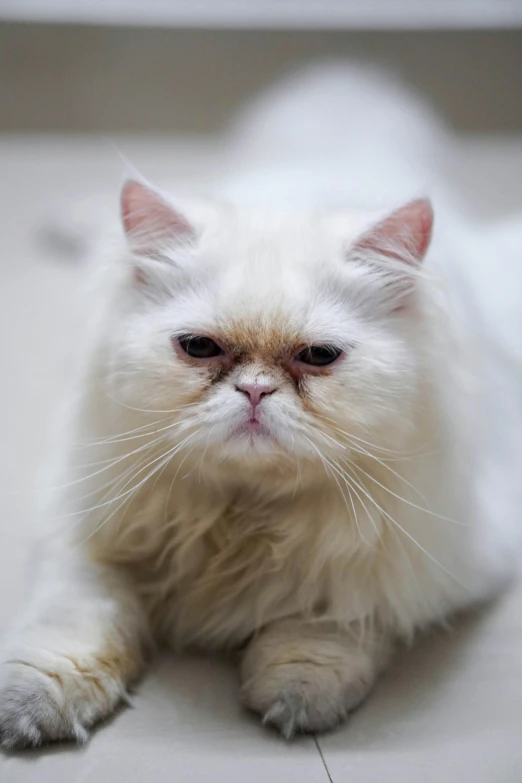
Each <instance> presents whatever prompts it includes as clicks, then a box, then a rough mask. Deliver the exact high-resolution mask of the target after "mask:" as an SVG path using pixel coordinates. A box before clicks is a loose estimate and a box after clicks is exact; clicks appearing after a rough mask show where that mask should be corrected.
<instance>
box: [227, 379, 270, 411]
mask: <svg viewBox="0 0 522 783" xmlns="http://www.w3.org/2000/svg"><path fill="white" fill-rule="evenodd" d="M236 389H237V391H238V392H241V393H242V394H246V396H247V397H248V398H249V400H250V403H251V404H252V405H253V406H254V407H255V406H256V405H259V403H260V402H261V399H262V398H263V397H266V396H267V395H268V394H273V393H274V392H275V391H276V387H275V386H271V385H270V384H268V383H241V384H236Z"/></svg>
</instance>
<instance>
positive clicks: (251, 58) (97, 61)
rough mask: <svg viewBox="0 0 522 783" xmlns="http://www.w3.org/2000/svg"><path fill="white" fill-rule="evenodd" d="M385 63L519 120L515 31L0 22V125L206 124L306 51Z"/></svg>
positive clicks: (501, 119) (521, 58)
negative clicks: (277, 29) (248, 28)
mask: <svg viewBox="0 0 522 783" xmlns="http://www.w3.org/2000/svg"><path fill="white" fill-rule="evenodd" d="M328 56H358V57H365V58H368V59H371V60H377V61H380V62H383V63H385V64H387V65H389V66H391V67H393V68H396V69H398V70H399V71H400V72H402V73H404V75H405V76H407V77H408V78H409V79H410V80H411V81H412V82H413V83H415V84H416V85H418V86H420V87H421V88H422V89H423V90H424V91H425V92H426V93H427V95H428V97H430V98H431V99H433V100H435V102H436V103H437V104H438V105H439V106H440V108H441V109H442V111H443V112H444V113H445V114H446V116H447V117H448V118H449V119H450V121H451V122H453V124H454V125H455V126H456V127H458V128H462V129H473V130H492V129H495V130H517V129H518V130H522V31H520V30H511V31H474V32H473V31H470V32H462V31H460V32H457V31H455V32H438V31H432V32H425V33H424V32H408V33H402V32H382V33H381V32H368V33H361V32H344V31H337V32H335V31H332V32H288V31H280V32H268V31H215V32H214V31H206V30H191V31H184V30H167V29H164V30H159V29H155V30H153V29H120V28H112V29H107V28H95V27H73V26H58V25H34V24H10V23H4V24H0V78H1V102H0V131H19V130H49V131H54V130H74V131H76V130H78V131H104V130H109V131H114V130H135V131H143V130H150V131H165V132H170V131H173V132H193V131H196V132H205V131H208V130H214V129H216V128H218V127H220V126H221V125H222V124H223V123H224V122H226V119H227V117H228V116H229V115H230V113H231V111H233V110H234V108H235V107H236V106H237V105H238V104H239V103H240V102H241V101H242V100H243V99H244V98H245V97H246V96H248V95H249V94H251V93H252V91H254V90H256V89H258V88H259V87H261V86H263V85H265V84H267V83H268V82H269V81H270V80H272V79H274V78H275V77H277V76H278V75H279V74H281V73H283V72H284V71H285V70H288V69H289V68H291V67H293V66H296V65H297V64H299V63H302V62H305V61H307V60H309V59H313V58H316V59H317V58H321V57H328Z"/></svg>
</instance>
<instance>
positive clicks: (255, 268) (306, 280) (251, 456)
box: [113, 181, 432, 469]
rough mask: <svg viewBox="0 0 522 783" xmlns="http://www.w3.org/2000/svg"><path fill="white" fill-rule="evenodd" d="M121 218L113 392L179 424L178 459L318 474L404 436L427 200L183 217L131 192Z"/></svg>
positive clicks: (419, 337) (151, 195) (215, 208)
mask: <svg viewBox="0 0 522 783" xmlns="http://www.w3.org/2000/svg"><path fill="white" fill-rule="evenodd" d="M122 214H123V225H124V229H125V233H126V235H127V241H128V246H129V250H130V254H129V257H130V260H131V261H132V263H131V264H130V267H129V275H128V278H129V280H128V292H129V297H128V298H127V299H126V305H125V308H124V312H123V314H122V315H121V318H119V320H118V328H117V330H116V332H115V335H114V338H113V362H114V364H113V369H114V370H115V372H114V373H113V382H114V383H117V384H119V390H118V393H119V394H120V395H121V399H122V400H124V401H125V404H126V405H127V406H130V407H134V408H137V409H143V410H147V411H156V412H158V416H157V417H156V418H157V419H158V420H161V421H163V422H165V426H168V425H169V424H170V423H172V424H173V425H174V426H173V427H172V428H171V429H170V430H168V431H167V433H166V434H168V436H169V437H170V438H172V439H173V441H174V444H176V443H178V444H182V442H183V446H182V447H181V449H182V451H180V453H188V452H189V450H190V452H191V453H192V455H193V456H195V457H196V458H197V459H199V460H201V464H202V465H203V467H204V466H205V465H212V464H216V463H217V462H221V463H223V462H229V463H230V464H233V463H234V462H236V463H238V465H240V464H243V465H247V464H250V465H253V466H256V465H258V466H262V465H263V464H265V463H270V464H272V465H273V464H274V463H276V464H277V463H278V462H279V463H281V465H283V464H284V465H289V464H294V465H297V464H298V463H299V462H305V463H307V464H310V463H314V462H315V463H317V465H318V469H319V465H320V463H321V462H322V460H324V459H326V460H329V459H330V458H332V457H335V456H336V455H338V454H339V453H340V452H341V451H342V452H343V453H347V450H350V449H355V450H357V449H365V448H367V446H365V445H364V444H365V443H367V444H370V443H375V444H378V445H382V446H386V445H387V444H388V443H393V442H394V438H395V436H400V434H401V433H404V430H405V428H406V429H407V428H408V426H411V420H412V416H411V411H412V408H413V407H414V406H415V404H416V401H417V398H418V396H419V392H420V388H421V384H422V361H423V359H422V342H423V334H422V332H423V322H422V317H421V311H420V308H419V296H418V293H419V286H421V285H422V275H421V274H420V271H419V268H420V262H421V260H422V258H423V256H424V254H425V252H426V249H427V247H428V244H429V241H430V234H431V228H432V211H431V207H430V204H429V202H427V201H424V200H417V201H413V202H410V203H408V204H407V205H405V206H403V207H401V208H399V209H397V210H395V211H393V212H392V213H391V214H389V215H387V216H382V215H381V216H375V215H368V214H366V213H365V214H363V213H360V212H350V211H346V212H337V213H335V214H331V213H329V214H319V213H318V214H306V215H303V214H300V215H286V216H285V215H281V214H279V215H276V214H272V215H269V214H259V213H252V212H242V211H241V210H239V209H237V208H235V207H233V206H226V205H225V206H224V205H219V204H206V205H205V206H204V207H202V206H201V205H198V206H197V207H194V205H185V206H184V207H183V208H180V207H179V206H178V205H176V206H173V205H172V204H171V203H170V201H169V200H168V199H167V198H164V197H163V196H161V195H159V194H158V193H157V192H155V191H153V190H151V189H150V188H149V187H148V186H146V185H144V184H141V183H139V182H136V181H128V182H127V183H126V184H125V186H124V189H123V193H122ZM131 270H132V274H131ZM131 278H132V279H131ZM151 415H152V414H151ZM203 455H204V456H203ZM320 469H322V466H321V468H320Z"/></svg>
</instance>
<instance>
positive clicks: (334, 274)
mask: <svg viewBox="0 0 522 783" xmlns="http://www.w3.org/2000/svg"><path fill="white" fill-rule="evenodd" d="M227 192H230V187H229V188H228V190H227ZM122 204H123V223H124V227H125V230H126V234H127V242H126V245H125V247H123V246H122V248H121V249H120V250H119V251H118V252H117V253H115V254H111V259H110V261H109V262H108V263H107V264H106V266H105V267H104V269H103V273H102V279H101V285H100V288H99V289H98V292H97V294H96V296H95V297H93V301H95V302H96V306H97V308H98V318H97V321H96V328H95V330H94V333H93V335H92V341H91V345H90V350H89V352H88V356H87V360H86V362H85V366H84V368H83V370H82V372H81V377H80V378H79V380H78V383H77V394H76V396H75V398H74V402H73V405H72V409H73V410H72V414H71V417H70V423H69V425H68V441H69V443H68V445H67V447H66V448H64V449H63V450H62V452H61V454H60V465H59V467H58V468H57V469H56V470H55V471H54V475H55V478H54V489H53V491H52V492H51V493H47V496H46V504H45V510H44V516H45V517H46V518H47V519H48V520H51V519H55V520H56V519H58V520H59V522H60V525H59V527H60V532H59V534H58V535H57V536H56V538H55V539H53V543H52V546H51V547H50V553H49V555H48V556H46V558H45V560H44V563H43V574H42V576H41V581H40V586H39V589H38V590H37V594H36V597H35V599H34V601H33V604H32V606H31V607H30V609H29V611H28V613H27V614H26V616H25V617H24V618H23V619H22V621H21V623H20V625H19V628H18V629H16V630H15V632H13V634H12V636H11V637H10V639H8V641H7V643H6V647H5V650H4V654H3V663H2V664H0V671H1V674H0V678H1V680H0V731H1V733H2V740H3V743H4V745H6V746H8V747H13V746H20V745H27V744H38V743H40V742H43V741H48V740H53V739H57V738H62V737H75V738H76V739H78V740H83V739H85V738H86V736H87V730H88V728H89V727H90V726H91V725H92V724H93V723H94V722H96V721H97V720H99V719H100V718H103V717H104V716H106V715H108V714H109V713H110V712H111V711H112V710H113V709H114V707H115V705H116V704H117V703H118V701H119V700H120V699H122V698H124V696H125V693H126V688H127V685H128V684H129V682H131V681H132V680H133V679H134V678H136V677H137V676H138V675H139V674H140V672H141V671H142V669H143V666H144V662H145V660H146V657H147V650H148V649H149V648H150V646H151V644H152V643H154V642H162V643H166V644H168V645H171V646H173V647H175V648H187V647H199V648H202V649H205V650H207V649H235V650H240V651H241V656H242V659H241V665H240V676H241V698H242V700H243V702H244V704H245V705H247V706H248V707H249V708H251V709H253V710H255V711H257V712H258V713H260V715H261V716H262V718H263V720H264V721H265V722H267V723H271V724H274V725H276V726H277V727H279V729H280V730H281V732H282V733H283V734H284V735H285V736H287V737H289V736H291V735H292V734H293V733H294V732H296V731H321V730H324V729H328V728H331V727H332V726H335V725H336V724H337V723H338V722H339V721H340V720H342V719H343V718H344V716H345V715H346V714H347V712H348V711H349V710H351V709H353V708H354V707H355V706H356V705H357V704H358V703H359V702H360V701H361V700H362V699H363V698H364V697H365V696H366V695H367V693H368V691H369V690H370V688H371V686H372V684H373V682H374V681H375V678H376V677H377V675H378V673H379V672H380V671H381V669H382V668H383V667H384V666H385V664H386V662H387V660H388V658H389V655H390V652H391V650H392V647H393V643H394V641H395V640H397V639H398V638H406V639H410V638H411V637H412V635H413V633H414V631H415V630H416V629H417V628H420V627H424V626H426V625H428V624H431V623H433V622H437V621H441V620H443V619H444V618H446V617H447V616H448V614H449V613H451V612H453V611H454V610H456V609H458V608H460V607H463V606H466V605H468V604H470V603H472V602H474V601H477V600H479V599H481V598H483V597H484V596H487V595H489V594H491V592H492V591H493V590H494V589H495V588H497V587H498V585H499V584H501V583H502V581H503V580H504V578H505V575H506V573H507V567H508V556H507V551H508V549H509V543H510V542H509V541H506V538H505V537H503V536H502V535H496V536H495V535H493V520H492V519H491V518H490V517H489V516H487V515H486V514H484V513H483V508H482V506H481V505H480V503H479V495H478V491H477V475H478V473H479V471H480V465H479V457H478V452H479V449H478V442H479V436H478V433H477V426H476V425H477V419H476V415H477V410H478V407H477V406H478V402H477V396H478V394H479V392H480V386H477V382H476V376H475V374H474V370H475V368H474V366H473V362H472V361H471V359H472V357H471V356H470V352H469V350H468V349H469V346H468V345H467V344H466V341H465V336H464V335H463V334H462V330H461V328H460V326H459V324H458V321H457V319H455V318H454V317H453V313H452V305H451V301H450V299H449V298H448V296H447V293H446V292H445V289H444V285H443V279H442V275H441V272H440V267H439V265H438V258H439V256H438V255H437V251H436V248H434V251H433V254H432V255H431V257H430V258H429V259H428V261H429V263H427V266H426V267H423V266H422V265H421V262H422V259H423V256H424V255H425V253H426V250H427V246H428V243H429V239H430V233H431V221H432V215H431V210H430V207H429V204H428V203H427V202H425V201H419V200H417V201H414V202H411V203H409V204H408V205H406V206H400V205H399V204H396V205H394V208H390V209H388V210H386V211H382V210H368V209H364V210H362V209H353V208H352V209H343V210H321V209H318V208H316V209H314V210H297V211H295V212H293V213H290V212H288V211H286V212H284V211H282V210H275V211H274V210H273V211H266V210H265V211H260V210H259V209H253V208H244V207H241V206H238V205H237V204H234V203H232V202H227V203H225V202H223V203H221V202H219V201H210V202H207V203H205V204H201V203H185V202H184V203H178V202H176V203H174V202H172V201H171V200H170V198H169V197H164V196H163V195H161V194H158V193H156V192H154V191H153V190H151V189H150V188H148V187H147V186H146V185H144V184H143V183H139V182H129V183H127V184H126V186H125V188H124V191H123V201H122ZM186 334H192V335H205V336H210V337H212V339H214V340H216V341H217V342H218V343H219V345H221V346H223V347H224V354H223V358H222V359H220V360H219V361H218V362H216V361H210V360H209V361H206V362H205V361H201V360H196V359H191V358H189V357H187V356H186V355H183V353H182V351H180V348H179V345H178V344H177V343H176V339H177V338H178V337H180V336H183V335H186ZM323 344H326V345H332V346H335V347H336V348H337V349H338V350H341V351H342V355H341V356H340V358H339V359H338V360H337V361H336V362H335V363H333V364H332V365H328V366H326V367H324V368H313V369H310V368H303V367H301V366H299V365H298V364H296V362H295V356H296V355H298V353H299V351H300V350H302V348H303V347H304V346H310V345H323ZM260 385H262V386H263V387H265V388H269V389H270V394H266V396H265V397H263V399H262V400H261V402H260V403H259V406H258V411H259V419H260V426H259V428H257V429H256V430H255V431H254V430H252V429H248V427H246V422H247V421H248V416H249V415H250V412H251V411H250V403H249V402H248V399H247V398H246V396H245V394H244V393H243V392H241V391H240V390H241V389H242V388H246V387H248V386H260Z"/></svg>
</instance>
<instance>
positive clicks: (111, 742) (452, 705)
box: [0, 137, 522, 783]
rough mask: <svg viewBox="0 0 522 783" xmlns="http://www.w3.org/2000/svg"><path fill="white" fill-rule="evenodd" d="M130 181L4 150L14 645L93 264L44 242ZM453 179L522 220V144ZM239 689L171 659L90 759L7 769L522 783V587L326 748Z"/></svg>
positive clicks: (148, 158)
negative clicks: (280, 729)
mask: <svg viewBox="0 0 522 783" xmlns="http://www.w3.org/2000/svg"><path fill="white" fill-rule="evenodd" d="M121 146H122V148H123V151H124V152H126V153H127V154H128V155H129V156H130V157H131V158H132V159H133V160H134V162H135V163H136V164H137V165H138V166H139V167H140V168H141V169H142V170H143V171H144V173H145V174H146V175H147V176H149V177H150V178H151V179H155V178H156V177H160V178H162V179H163V178H166V177H167V175H168V178H169V179H173V178H176V177H178V178H179V181H180V184H184V183H187V182H188V181H189V180H199V181H203V180H204V179H205V178H206V177H208V176H209V172H212V171H216V170H217V169H219V167H220V163H219V159H217V158H216V155H215V153H214V150H213V149H212V148H210V147H207V146H205V145H202V146H198V145H195V144H194V143H191V144H186V143H182V142H180V143H178V144H173V143H172V142H168V141H165V140H163V141H162V140H154V139H141V140H139V139H134V140H124V142H123V144H122V145H121ZM165 161H166V162H167V163H165ZM119 171H120V164H119V161H118V159H117V157H116V156H115V154H114V152H113V151H112V149H111V147H110V146H109V145H108V144H107V143H106V142H104V141H103V140H102V141H100V140H97V139H87V138H84V139H81V138H77V139H70V138H69V139H61V138H56V137H47V138H25V139H23V138H17V139H9V138H4V139H2V140H0V173H1V176H0V214H1V219H2V234H1V236H0V248H1V253H0V281H1V286H0V367H1V368H2V375H1V378H2V381H1V391H0V401H1V410H2V411H3V416H2V424H1V436H0V504H1V506H0V508H1V513H0V533H1V538H0V542H1V544H0V635H2V634H3V632H4V629H5V628H6V627H7V625H8V623H9V622H11V621H12V620H13V619H14V618H15V617H16V615H17V613H18V611H19V608H20V607H21V605H22V603H23V599H24V594H25V593H26V591H27V585H28V584H29V582H30V570H31V569H30V560H29V557H30V554H31V553H32V549H33V547H32V542H33V541H34V539H35V537H36V536H37V534H38V530H37V529H36V526H35V522H34V520H33V518H32V516H31V501H32V497H31V484H32V480H33V477H34V474H35V471H36V469H37V466H38V464H39V463H40V462H41V460H42V459H44V458H45V453H46V452H45V449H46V443H48V442H49V441H50V440H51V439H52V427H51V425H50V422H51V420H52V419H51V415H52V411H53V410H54V409H56V408H57V407H58V406H59V405H60V390H61V388H62V387H63V384H64V381H65V379H66V378H67V375H68V373H69V372H70V367H71V365H72V362H73V361H74V358H75V355H76V354H77V352H78V350H81V340H80V339H78V338H79V335H80V333H81V328H82V322H83V318H84V310H83V305H82V283H83V281H84V279H85V269H84V267H83V266H82V264H81V263H79V262H78V263H72V262H71V261H70V259H68V258H67V257H66V256H65V255H64V256H63V257H57V256H56V254H54V255H53V254H51V252H50V250H49V249H48V248H47V247H46V245H45V242H43V241H42V239H41V237H40V236H39V235H38V231H37V229H38V226H39V225H41V223H42V221H43V219H44V216H45V215H46V213H47V211H48V209H49V208H50V207H52V205H53V204H54V203H55V201H56V200H57V199H61V198H63V197H64V196H65V197H78V198H79V197H81V196H82V195H84V194H90V193H91V192H95V191H98V190H103V189H104V188H107V189H112V190H114V204H115V208H116V202H117V188H118V182H119ZM455 173H456V175H457V178H458V181H459V183H460V186H461V191H462V194H463V197H464V198H465V199H466V200H467V201H468V206H469V209H470V210H472V211H475V212H476V213H478V214H481V215H483V216H484V217H485V218H487V217H488V216H499V215H502V214H507V213H508V212H511V211H515V210H516V209H518V210H520V209H522V190H521V188H520V182H521V181H522V139H513V138H511V139H486V140H480V139H478V140H465V142H464V143H463V145H462V154H461V156H460V157H459V160H458V161H456V164H455ZM521 262H522V259H521ZM36 556H37V550H36ZM236 687H237V685H236V679H235V674H234V671H233V669H232V667H231V666H229V665H228V664H227V663H225V662H221V661H205V660H202V659H183V660H176V659H174V658H165V659H162V660H161V661H159V662H157V664H156V665H155V666H154V667H153V669H152V670H151V672H150V673H149V675H148V676H147V677H146V678H145V680H144V681H143V682H142V683H141V685H140V686H139V688H138V689H137V691H136V694H135V697H134V708H133V709H129V708H125V709H122V710H121V711H120V712H119V714H118V715H116V716H115V717H114V719H113V720H111V721H110V722H109V724H108V725H105V726H103V727H101V728H100V729H99V730H98V731H96V733H95V734H94V736H93V738H92V740H91V742H90V743H89V744H88V745H87V746H86V747H84V748H81V749H78V748H75V747H73V746H71V745H64V746H55V747H52V748H50V749H46V750H43V751H38V752H28V753H21V754H16V755H11V756H5V755H0V781H2V783H33V782H34V783H36V782H37V781H38V783H138V782H139V783H141V781H143V783H150V782H151V781H171V780H174V781H183V783H185V781H186V782H187V783H229V782H231V781H241V782H242V781H247V780H248V781H249V783H250V781H251V782H252V783H257V781H259V782H261V781H263V783H265V781H268V782H269V783H294V782H295V783H309V782H310V783H312V782H313V783H319V782H322V781H328V780H330V781H334V782H335V783H344V782H345V781H346V782H348V781H350V783H352V782H354V783H355V782H356V783H380V781H383V780H386V781H390V783H520V781H521V780H522V589H521V588H520V587H519V588H514V589H513V590H512V591H511V592H510V593H509V594H508V595H506V596H505V597H504V598H503V599H502V600H501V601H500V602H498V603H497V604H496V605H495V606H493V607H491V608H489V609H488V610H487V611H484V612H482V613H480V614H478V615H477V616H475V617H469V618H467V619H466V620H463V621H459V622H458V623H457V622H456V623H455V628H454V630H453V631H440V632H437V633H433V634H431V635H429V636H427V637H425V638H424V639H422V640H421V641H420V642H419V643H418V644H417V645H416V646H415V648H414V649H413V650H411V651H409V652H406V651H405V652H404V653H402V654H401V655H399V656H398V657H397V659H396V660H395V663H394V665H393V667H392V668H391V670H390V671H389V672H388V674H387V675H386V676H385V677H384V678H383V679H382V681H381V682H380V684H379V686H378V687H377V689H376V691H375V693H374V694H373V696H372V697H371V698H370V699H369V701H368V702H367V703H366V705H364V706H363V707H362V708H361V709H360V710H359V711H358V712H357V713H356V714H354V715H353V716H352V718H351V719H350V721H349V723H348V724H347V725H346V726H345V727H343V728H342V729H341V730H339V731H338V732H336V733H334V734H332V735H330V736H326V737H322V738H320V739H319V740H318V741H317V742H316V741H315V740H314V739H313V738H303V739H299V740H296V741H294V742H292V743H291V744H285V743H284V742H282V741H281V740H279V739H278V738H277V737H276V736H275V735H274V734H272V733H271V732H268V731H266V730H264V729H262V728H261V727H260V726H259V725H258V723H257V721H256V720H255V719H254V718H252V717H251V716H249V715H247V714H245V713H243V712H242V711H241V709H240V708H239V706H238V703H237V698H236Z"/></svg>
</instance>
